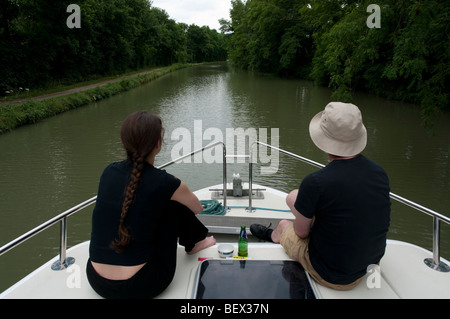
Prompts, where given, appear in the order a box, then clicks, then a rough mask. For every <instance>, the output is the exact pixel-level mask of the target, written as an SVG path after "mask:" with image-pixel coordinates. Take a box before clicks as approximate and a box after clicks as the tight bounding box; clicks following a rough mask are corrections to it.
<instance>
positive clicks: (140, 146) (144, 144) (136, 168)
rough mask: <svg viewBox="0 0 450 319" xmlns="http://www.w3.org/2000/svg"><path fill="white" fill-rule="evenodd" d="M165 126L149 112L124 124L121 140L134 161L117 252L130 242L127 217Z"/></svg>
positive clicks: (133, 114)
mask: <svg viewBox="0 0 450 319" xmlns="http://www.w3.org/2000/svg"><path fill="white" fill-rule="evenodd" d="M163 131H164V129H163V127H162V121H161V118H160V117H159V116H158V115H155V114H153V113H151V112H148V111H138V112H135V113H132V114H130V115H129V116H128V117H127V118H126V119H125V121H124V122H123V124H122V129H121V134H120V135H121V139H122V144H123V147H124V148H125V150H126V152H127V159H128V160H129V161H131V162H132V163H133V169H132V171H131V174H130V180H129V182H128V185H127V187H126V189H125V198H124V201H123V204H122V212H121V213H120V224H119V230H118V233H117V235H118V239H115V240H114V241H112V242H111V245H110V247H111V248H114V249H116V250H117V251H118V252H121V251H123V249H124V248H126V246H128V245H129V244H130V242H131V239H132V236H131V233H130V232H131V229H130V227H129V226H128V225H127V223H126V217H127V215H128V211H129V209H130V206H131V205H132V203H133V201H134V199H135V196H136V191H137V189H138V186H139V182H140V180H141V175H142V171H143V169H144V162H145V160H146V159H147V157H148V156H149V155H150V154H151V153H152V151H153V150H154V149H155V147H156V146H157V144H158V142H159V141H160V140H162V134H163Z"/></svg>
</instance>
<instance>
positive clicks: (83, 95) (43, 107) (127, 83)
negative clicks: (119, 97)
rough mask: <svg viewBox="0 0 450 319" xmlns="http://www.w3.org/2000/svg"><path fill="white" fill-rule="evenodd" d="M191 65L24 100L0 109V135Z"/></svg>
mask: <svg viewBox="0 0 450 319" xmlns="http://www.w3.org/2000/svg"><path fill="white" fill-rule="evenodd" d="M191 65H192V64H173V65H171V66H168V67H163V68H161V69H158V70H155V71H153V72H150V73H146V74H138V75H136V76H134V77H126V78H123V79H122V80H118V81H117V82H113V83H108V84H105V85H102V86H97V87H94V88H90V89H85V90H84V89H83V88H80V91H79V92H75V93H71V94H67V95H63V96H59V97H54V98H49V99H45V100H41V101H36V100H31V99H30V100H27V101H24V102H22V103H14V101H11V103H9V104H1V105H0V134H3V133H6V132H8V131H11V130H13V129H15V128H17V127H20V126H24V125H28V124H33V123H36V122H38V121H40V120H42V119H45V118H48V117H51V116H54V115H57V114H60V113H62V112H66V111H69V110H72V109H75V108H77V107H80V106H84V105H86V104H89V103H91V102H96V101H100V100H103V99H106V98H108V97H111V96H113V95H116V94H118V93H121V92H125V91H128V90H130V89H133V88H136V87H138V86H140V85H143V84H145V83H148V82H150V81H152V80H154V79H156V78H159V77H161V76H163V75H166V74H168V73H171V72H173V71H176V70H179V69H182V68H185V67H188V66H191Z"/></svg>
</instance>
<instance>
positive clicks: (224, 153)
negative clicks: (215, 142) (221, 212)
mask: <svg viewBox="0 0 450 319" xmlns="http://www.w3.org/2000/svg"><path fill="white" fill-rule="evenodd" d="M222 162H223V164H222V182H223V207H224V208H225V210H228V206H227V148H226V146H225V144H224V143H222Z"/></svg>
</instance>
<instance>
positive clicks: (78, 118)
mask: <svg viewBox="0 0 450 319" xmlns="http://www.w3.org/2000/svg"><path fill="white" fill-rule="evenodd" d="M330 95H331V91H330V90H329V89H328V88H324V87H320V86H317V85H315V84H314V83H312V82H309V81H303V80H292V79H280V78H277V77H274V76H265V75H255V74H252V73H249V72H244V71H236V70H232V69H230V68H228V66H227V65H226V64H210V65H200V66H196V67H192V68H187V69H182V70H179V71H176V72H174V73H171V74H168V75H166V76H164V77H162V78H159V79H157V80H155V81H153V82H151V83H149V84H147V85H144V86H142V87H139V88H136V89H134V90H132V91H129V92H125V93H122V94H120V95H117V96H114V97H111V98H109V99H107V100H103V101H100V102H98V103H92V104H89V105H87V106H85V107H82V108H79V109H75V110H72V111H69V112H67V113H64V114H61V115H58V116H55V117H52V118H49V119H47V120H44V121H42V122H39V123H37V124H35V125H31V126H26V127H22V128H19V129H16V130H14V131H12V132H10V133H7V134H3V135H0V246H2V245H4V244H5V243H7V242H9V241H10V240H12V239H14V238H16V237H17V236H19V235H21V234H23V233H24V232H26V231H28V230H30V229H32V228H33V227H35V226H37V225H39V224H41V223H42V222H44V221H45V220H47V219H49V218H51V217H53V216H55V215H57V214H59V213H61V212H62V211H65V210H66V209H68V208H70V207H73V206H75V205H76V204H78V203H80V202H82V201H84V200H86V199H89V198H91V197H93V196H95V195H96V193H97V186H98V180H99V177H100V175H101V173H102V170H103V168H104V167H105V166H106V165H107V164H108V163H110V162H112V161H117V160H121V159H123V158H124V152H123V150H122V147H121V143H120V137H119V129H120V126H121V122H122V121H123V119H124V118H125V117H126V116H127V115H128V114H130V113H131V112H133V111H136V110H140V109H147V110H151V111H153V112H156V113H158V114H160V115H161V117H162V118H163V121H164V127H165V135H164V147H163V150H162V152H161V153H160V154H159V156H158V157H157V159H156V163H155V164H156V165H161V164H164V163H166V162H168V161H170V160H172V159H173V158H174V157H177V156H178V155H182V154H183V152H185V151H188V150H194V149H196V148H197V146H199V145H200V146H201V145H203V146H204V145H207V144H209V143H211V142H212V141H215V140H218V139H223V141H224V142H226V143H227V152H228V154H233V153H242V151H241V148H242V146H245V145H247V146H248V144H249V143H250V142H249V141H251V140H252V138H254V137H256V138H257V139H259V140H262V141H266V142H267V143H273V144H275V145H277V146H279V147H280V148H282V149H285V150H288V151H290V152H293V153H296V154H299V155H302V156H305V157H308V158H310V159H312V160H315V161H318V162H321V163H324V164H326V163H327V157H326V155H325V154H324V153H323V152H321V151H320V150H318V149H317V148H316V147H315V146H314V144H313V143H312V142H311V139H310V137H309V133H308V125H309V121H310V119H311V118H312V117H313V116H314V115H315V114H316V113H318V112H319V111H321V110H323V108H324V107H325V105H326V104H327V103H328V102H329V101H330ZM354 103H355V104H356V105H358V106H359V107H360V109H361V111H362V114H363V120H364V123H365V125H366V127H367V130H368V145H367V148H366V150H365V151H364V153H363V154H365V155H366V156H367V157H369V158H371V159H373V160H374V161H376V162H378V163H379V164H381V165H382V166H383V167H384V168H385V170H386V171H387V173H388V175H389V177H390V182H391V191H392V192H394V193H396V194H398V195H400V196H403V197H406V198H408V199H410V200H413V201H415V202H417V203H419V204H421V205H423V206H426V207H428V208H430V209H433V210H435V211H438V212H440V213H442V214H444V215H447V216H449V215H450V212H449V206H450V205H449V204H450V196H449V194H450V163H449V162H450V158H449V156H450V143H449V139H448V138H449V136H450V116H449V114H444V115H443V116H441V118H440V119H439V121H438V122H437V123H436V127H435V134H434V135H431V134H430V133H428V132H427V131H426V130H425V129H424V128H422V126H421V119H420V111H419V110H418V108H417V107H416V106H413V105H409V104H405V103H401V102H395V101H389V100H386V99H382V98H378V97H375V96H372V95H368V94H363V93H359V94H356V95H355V101H354ZM236 136H240V138H236V139H235V137H236ZM242 136H246V138H242ZM232 142H233V143H232ZM231 143H232V144H234V147H231V146H230V145H231ZM276 155H277V154H275V153H271V152H267V153H266V152H265V151H264V152H263V150H262V149H258V151H257V157H258V159H259V160H261V161H262V162H263V163H262V164H260V165H259V166H257V167H256V168H255V172H254V182H256V183H260V184H266V185H268V186H271V187H274V188H278V189H280V190H282V191H285V192H288V191H290V190H292V189H295V188H297V187H298V185H299V183H300V181H301V179H302V178H303V177H304V176H305V175H306V174H308V173H311V172H313V171H314V170H316V168H314V167H311V166H308V165H306V164H304V163H301V162H298V161H296V160H294V159H292V158H290V157H287V156H285V155H282V154H278V158H277V156H276ZM220 157H221V155H219V154H215V153H214V151H210V152H208V153H206V155H205V156H197V157H195V158H192V159H191V163H182V164H176V165H172V166H170V167H168V168H167V170H168V171H169V172H171V173H172V174H174V175H176V176H178V177H179V178H180V179H182V180H184V181H185V182H186V183H187V184H188V186H189V187H190V188H191V189H192V190H195V189H198V188H203V187H206V186H209V185H212V184H218V183H221V179H222V170H221V167H222V166H221V164H220V163H217V162H219V161H218V160H217V159H218V158H220ZM277 159H278V161H277ZM239 161H240V160H236V161H233V160H230V162H231V163H229V164H228V166H227V167H228V181H229V182H231V179H232V174H233V173H240V174H241V176H243V177H244V180H245V179H247V178H248V173H247V172H248V165H247V164H242V163H239ZM260 173H263V174H262V175H261V174H260ZM92 208H93V206H91V207H90V208H87V209H85V210H83V211H82V212H80V213H78V214H77V215H74V216H71V217H70V218H69V223H68V236H69V239H68V244H69V246H71V245H74V244H76V243H79V242H82V241H85V240H88V239H89V234H90V217H91V216H90V215H91V211H92ZM431 231H432V218H431V217H429V216H426V215H424V214H422V213H420V212H417V211H414V210H412V209H411V208H407V207H405V206H403V205H401V204H398V203H396V202H394V201H393V205H392V218H391V227H390V232H389V238H391V239H398V240H404V241H409V242H412V243H414V244H417V245H419V246H422V247H424V248H426V249H431V247H432V235H431ZM58 247H59V227H58V226H53V227H51V228H49V229H47V230H46V231H44V232H43V233H41V234H39V235H38V236H36V237H35V238H33V239H31V240H29V241H28V242H26V243H24V244H22V245H21V246H19V247H18V248H17V249H15V250H13V251H10V252H8V253H6V254H5V255H3V256H1V257H0V270H1V275H0V291H3V290H4V289H6V288H7V287H8V286H10V285H11V284H13V283H14V282H15V281H17V280H18V279H19V278H21V277H23V276H25V275H26V274H28V273H29V272H31V271H32V270H33V269H35V268H36V267H38V266H39V265H40V264H42V263H43V262H45V261H46V260H48V259H50V258H51V257H53V256H55V255H57V254H58ZM441 254H442V256H443V257H445V258H447V259H449V258H450V227H449V226H448V225H446V224H442V226H441Z"/></svg>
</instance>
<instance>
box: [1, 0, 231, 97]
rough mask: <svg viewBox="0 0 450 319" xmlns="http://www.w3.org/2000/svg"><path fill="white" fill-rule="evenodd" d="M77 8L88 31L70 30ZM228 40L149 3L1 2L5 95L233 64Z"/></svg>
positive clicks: (99, 0) (87, 0)
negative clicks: (144, 71)
mask: <svg viewBox="0 0 450 319" xmlns="http://www.w3.org/2000/svg"><path fill="white" fill-rule="evenodd" d="M71 3H76V4H77V5H78V6H79V7H80V9H81V15H80V17H81V18H80V21H81V28H69V27H68V26H67V25H66V21H67V19H68V17H69V16H70V15H71V12H67V7H68V6H69V4H71ZM224 38H225V35H224V34H221V33H218V32H217V31H216V30H211V29H209V28H208V27H198V26H196V25H190V26H188V25H186V24H183V23H177V22H175V21H174V20H172V19H170V18H169V16H168V14H167V13H166V12H165V11H164V10H161V9H159V8H154V7H152V6H151V2H150V1H148V0H77V1H69V0H52V1H49V0H2V4H1V6H0V65H1V68H0V95H4V94H5V92H6V91H9V90H13V91H15V92H17V90H18V89H19V88H20V87H21V88H29V89H33V88H42V87H46V86H52V85H54V84H55V83H71V82H78V81H84V80H87V79H91V78H94V77H96V76H104V75H114V74H120V73H123V72H125V71H128V70H136V69H141V68H145V67H148V66H156V65H158V66H164V65H170V64H173V63H189V62H203V61H218V60H226V57H227V53H226V49H225V44H224Z"/></svg>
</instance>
